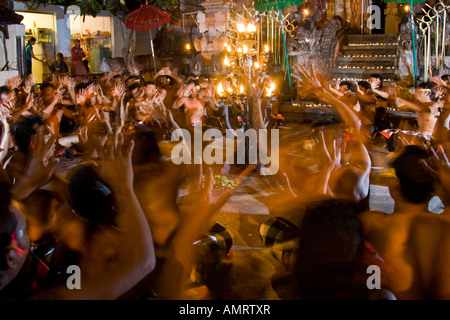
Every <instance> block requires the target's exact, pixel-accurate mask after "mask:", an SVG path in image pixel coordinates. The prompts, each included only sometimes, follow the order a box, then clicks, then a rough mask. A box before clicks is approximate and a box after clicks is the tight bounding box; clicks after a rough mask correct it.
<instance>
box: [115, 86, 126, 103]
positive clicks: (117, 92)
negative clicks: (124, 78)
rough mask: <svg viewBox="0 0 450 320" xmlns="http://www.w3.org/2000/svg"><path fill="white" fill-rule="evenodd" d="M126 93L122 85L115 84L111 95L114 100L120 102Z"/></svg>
mask: <svg viewBox="0 0 450 320" xmlns="http://www.w3.org/2000/svg"><path fill="white" fill-rule="evenodd" d="M126 91H127V89H126V86H125V84H124V83H117V84H116V85H115V86H114V88H113V90H112V95H113V97H115V98H116V99H118V100H121V99H123V97H124V96H125V93H126Z"/></svg>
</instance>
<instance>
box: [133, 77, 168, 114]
mask: <svg viewBox="0 0 450 320" xmlns="http://www.w3.org/2000/svg"><path fill="white" fill-rule="evenodd" d="M143 91H144V96H143V97H141V98H140V99H139V100H137V101H136V102H135V103H134V107H135V112H136V113H135V115H136V120H137V121H143V122H147V121H148V122H156V121H158V120H161V119H162V120H166V117H165V111H166V108H165V106H164V98H165V97H166V94H167V92H166V91H165V90H164V89H159V88H158V87H157V86H156V84H155V83H154V82H153V81H147V82H145V83H144V85H143Z"/></svg>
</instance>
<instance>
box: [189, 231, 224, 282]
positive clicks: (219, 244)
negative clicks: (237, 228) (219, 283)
mask: <svg viewBox="0 0 450 320" xmlns="http://www.w3.org/2000/svg"><path fill="white" fill-rule="evenodd" d="M232 245H233V234H232V233H231V232H230V231H229V230H227V229H226V228H225V227H224V226H223V225H221V224H220V223H218V222H216V223H215V224H214V226H213V227H212V228H211V229H210V230H209V233H208V234H207V235H206V236H204V237H203V238H202V239H200V240H198V241H196V242H194V252H195V257H196V264H195V265H194V267H193V269H192V271H191V274H190V280H191V282H192V285H193V286H196V285H203V284H205V281H207V279H208V277H209V276H210V275H211V273H212V271H213V270H214V268H215V267H216V266H217V265H218V264H219V263H220V262H221V261H222V260H223V259H224V258H225V257H226V256H227V255H228V254H229V253H230V250H231V247H232Z"/></svg>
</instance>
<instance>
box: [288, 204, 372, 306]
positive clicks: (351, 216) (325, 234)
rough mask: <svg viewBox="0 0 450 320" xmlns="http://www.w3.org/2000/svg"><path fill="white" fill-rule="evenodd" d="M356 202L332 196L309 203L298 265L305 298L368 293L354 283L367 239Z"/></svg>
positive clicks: (302, 224) (360, 285) (352, 295)
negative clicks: (363, 234)
mask: <svg viewBox="0 0 450 320" xmlns="http://www.w3.org/2000/svg"><path fill="white" fill-rule="evenodd" d="M358 212H359V209H358V206H357V203H356V202H352V201H347V200H342V199H337V198H330V199H324V200H320V201H315V202H312V203H310V204H308V205H307V206H306V210H305V214H304V217H303V220H302V223H301V226H300V244H299V248H298V259H297V262H296V266H295V271H296V275H297V277H298V287H299V293H300V295H301V298H303V299H347V298H354V297H355V296H358V297H360V296H363V295H365V294H367V292H366V287H365V281H364V283H355V282H354V281H353V280H354V279H355V275H356V274H357V272H359V271H361V270H362V265H363V260H362V252H363V249H364V240H363V236H362V231H361V225H360V223H359V220H358V218H357V214H358Z"/></svg>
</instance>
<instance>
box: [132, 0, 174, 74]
mask: <svg viewBox="0 0 450 320" xmlns="http://www.w3.org/2000/svg"><path fill="white" fill-rule="evenodd" d="M169 22H170V14H169V13H168V12H167V11H164V10H161V9H159V8H157V7H155V6H152V5H150V4H148V2H147V0H146V1H145V4H141V7H140V8H138V9H136V10H134V11H132V12H131V13H129V14H127V16H126V17H125V26H126V27H127V28H128V29H133V30H138V31H150V45H151V48H152V58H153V67H154V69H155V74H156V62H155V50H154V48H153V39H152V32H151V31H152V30H154V29H156V28H158V27H160V26H162V25H163V24H166V23H169Z"/></svg>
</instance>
